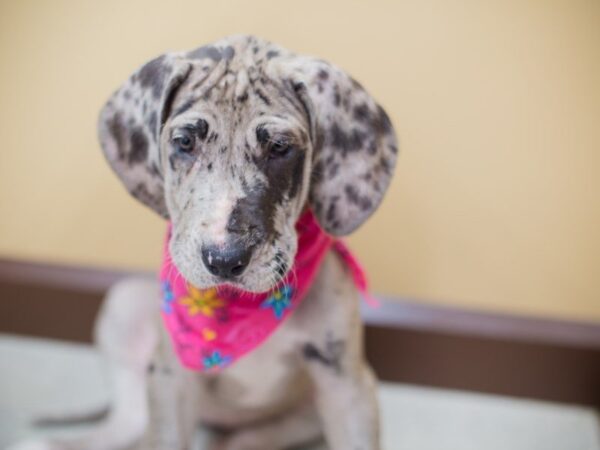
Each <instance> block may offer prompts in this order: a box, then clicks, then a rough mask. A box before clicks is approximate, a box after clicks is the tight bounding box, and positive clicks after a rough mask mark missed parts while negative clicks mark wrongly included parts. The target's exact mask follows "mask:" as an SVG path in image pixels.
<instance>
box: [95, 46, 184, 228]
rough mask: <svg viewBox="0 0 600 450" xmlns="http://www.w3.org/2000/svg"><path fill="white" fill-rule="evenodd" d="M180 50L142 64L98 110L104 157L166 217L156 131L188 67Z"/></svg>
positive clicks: (132, 191) (131, 188) (142, 198)
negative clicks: (100, 109)
mask: <svg viewBox="0 0 600 450" xmlns="http://www.w3.org/2000/svg"><path fill="white" fill-rule="evenodd" d="M191 67H192V66H191V64H190V63H189V61H188V60H187V59H185V58H184V57H182V56H181V55H179V54H175V53H167V54H164V55H162V56H159V57H158V58H155V59H153V60H152V61H150V62H148V63H146V64H144V65H143V66H142V67H141V68H139V69H138V70H136V71H135V72H134V73H133V74H132V75H131V76H130V77H129V78H128V79H127V81H126V82H125V83H124V84H123V85H122V86H121V87H120V88H119V89H118V90H117V91H116V92H115V93H114V94H113V95H112V97H111V98H110V99H109V100H108V101H107V102H106V104H105V105H104V108H102V111H101V112H100V117H99V120H98V135H99V138H100V144H101V145H102V149H103V150H104V155H105V156H106V159H107V160H108V162H109V163H110V165H111V167H112V168H113V170H114V171H115V172H116V174H117V175H118V176H119V178H120V179H121V181H122V182H123V184H124V185H125V187H126V188H127V190H128V191H129V193H130V194H131V195H133V196H134V197H135V198H136V199H138V200H139V201H140V202H142V203H144V204H145V205H146V206H149V207H150V208H151V209H153V210H154V211H155V212H157V213H158V214H160V215H161V216H162V217H164V218H168V216H169V213H168V211H167V206H166V204H165V198H164V189H163V174H162V173H163V171H162V161H161V155H160V152H159V144H160V132H161V129H162V126H163V124H164V122H165V120H166V119H167V116H168V114H169V109H170V106H171V101H172V100H173V97H174V95H175V93H176V91H177V88H178V87H179V86H181V84H182V83H183V82H184V80H185V79H186V77H187V76H188V74H189V73H190V70H191Z"/></svg>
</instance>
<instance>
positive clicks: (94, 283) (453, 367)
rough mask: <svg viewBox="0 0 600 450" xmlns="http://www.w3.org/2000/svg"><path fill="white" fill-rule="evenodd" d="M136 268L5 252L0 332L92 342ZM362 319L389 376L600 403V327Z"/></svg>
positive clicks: (416, 307)
mask: <svg viewBox="0 0 600 450" xmlns="http://www.w3.org/2000/svg"><path fill="white" fill-rule="evenodd" d="M128 275H132V273H128V272H124V271H115V270H104V269H95V268H80V267H69V266H61V265H50V264H41V263H30V262H19V261H14V260H6V259H4V260H2V259H0V332H3V333H17V334H26V335H32V336H39V337H48V338H55V339H66V340H74V341H84V342H89V341H91V329H92V324H93V321H94V318H95V316H96V313H97V311H98V308H99V306H100V302H101V300H102V297H103V295H104V293H105V292H106V290H107V289H108V287H109V286H110V285H112V284H113V283H114V282H115V281H117V280H118V279H120V278H123V277H125V276H128ZM146 275H148V274H146ZM363 316H364V318H365V322H366V324H367V328H366V352H367V357H368V359H369V361H370V362H371V364H372V365H373V368H374V369H375V371H376V372H377V374H378V376H379V377H380V378H381V379H383V380H387V381H398V382H405V383H413V384H421V385H427V386H435V387H442V388H452V389H463V390H471V391H478V392H485V393H493V394H503V395H511V396H518V397H527V398H535V399H542V400H551V401H560V402H567V403H578V404H586V405H592V406H595V407H600V324H592V323H587V324H586V323H578V322H566V321H557V320H547V319H540V318H525V317H516V316H509V315H499V314H490V313H482V312H475V311H465V310H459V309H453V308H442V307H437V306H428V305H423V304H420V303H417V302H410V301H404V300H398V299H393V300H392V299H382V307H381V308H380V309H376V310H373V309H368V308H365V309H364V311H363Z"/></svg>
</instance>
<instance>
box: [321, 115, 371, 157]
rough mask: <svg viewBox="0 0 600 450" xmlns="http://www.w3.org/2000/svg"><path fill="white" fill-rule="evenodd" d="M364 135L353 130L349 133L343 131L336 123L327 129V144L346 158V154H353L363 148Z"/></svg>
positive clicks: (355, 129)
mask: <svg viewBox="0 0 600 450" xmlns="http://www.w3.org/2000/svg"><path fill="white" fill-rule="evenodd" d="M364 139H365V133H364V132H362V131H360V130H358V129H357V128H354V129H353V130H352V131H351V132H347V131H345V130H343V129H342V128H341V127H340V126H339V125H338V124H337V122H334V123H333V124H332V125H331V127H330V129H329V143H330V144H331V145H332V146H333V147H335V148H337V149H339V150H341V151H342V154H343V155H344V156H346V154H347V153H348V152H354V151H357V150H361V149H362V148H363V142H364Z"/></svg>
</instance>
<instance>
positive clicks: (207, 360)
mask: <svg viewBox="0 0 600 450" xmlns="http://www.w3.org/2000/svg"><path fill="white" fill-rule="evenodd" d="M230 362H231V357H230V356H224V355H221V352H219V350H213V352H212V353H211V354H210V355H208V356H205V357H203V358H202V364H203V365H204V369H205V370H209V369H214V368H219V369H222V368H224V367H226V366H227V365H228V364H229V363H230Z"/></svg>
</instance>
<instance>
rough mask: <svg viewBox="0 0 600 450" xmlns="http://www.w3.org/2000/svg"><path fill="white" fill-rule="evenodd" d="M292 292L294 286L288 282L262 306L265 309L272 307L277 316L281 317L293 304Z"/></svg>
mask: <svg viewBox="0 0 600 450" xmlns="http://www.w3.org/2000/svg"><path fill="white" fill-rule="evenodd" d="M292 293H293V289H292V287H291V286H289V285H287V284H286V285H285V286H283V287H282V288H281V289H278V290H276V291H275V292H274V293H273V295H271V296H270V297H269V298H268V299H266V300H265V301H264V302H263V303H262V305H260V307H261V308H263V309H266V308H272V309H273V313H274V314H275V317H277V319H281V318H282V317H283V313H284V312H285V311H286V310H287V309H289V308H290V307H291V306H292Z"/></svg>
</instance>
